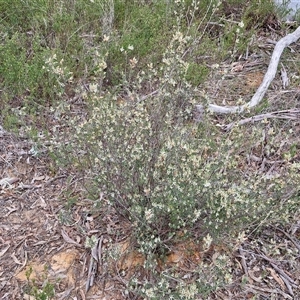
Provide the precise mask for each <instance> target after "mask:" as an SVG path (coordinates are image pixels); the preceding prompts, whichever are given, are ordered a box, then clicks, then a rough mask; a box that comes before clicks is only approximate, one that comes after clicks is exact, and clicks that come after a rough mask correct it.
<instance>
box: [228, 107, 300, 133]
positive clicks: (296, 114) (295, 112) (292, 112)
mask: <svg viewBox="0 0 300 300" xmlns="http://www.w3.org/2000/svg"><path fill="white" fill-rule="evenodd" d="M270 118H276V119H290V120H296V119H299V118H300V109H288V110H282V111H275V112H270V113H266V114H260V115H256V116H253V117H250V118H246V119H243V120H240V121H238V122H232V123H229V124H227V125H225V126H223V129H224V130H230V129H232V127H233V126H234V125H244V124H246V123H253V122H257V121H262V120H265V119H270Z"/></svg>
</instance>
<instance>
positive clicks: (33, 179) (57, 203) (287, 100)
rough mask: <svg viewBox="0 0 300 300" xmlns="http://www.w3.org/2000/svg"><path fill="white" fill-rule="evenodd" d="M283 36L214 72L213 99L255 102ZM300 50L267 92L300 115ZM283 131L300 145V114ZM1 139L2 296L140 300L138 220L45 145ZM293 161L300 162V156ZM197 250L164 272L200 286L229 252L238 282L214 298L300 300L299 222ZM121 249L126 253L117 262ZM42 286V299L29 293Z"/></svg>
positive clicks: (265, 39) (264, 40)
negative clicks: (133, 283)
mask: <svg viewBox="0 0 300 300" xmlns="http://www.w3.org/2000/svg"><path fill="white" fill-rule="evenodd" d="M276 40H278V35H276V34H274V35H272V34H270V35H269V36H260V37H257V39H256V40H255V41H253V43H257V46H258V49H259V51H258V52H257V53H255V54H252V55H251V56H249V57H247V58H245V57H243V58H240V59H237V60H236V62H235V63H234V64H227V63H226V62H224V64H223V65H221V66H220V67H219V68H218V69H217V70H216V71H214V72H212V73H211V76H210V79H209V81H208V82H207V85H206V87H205V89H206V92H207V93H208V94H209V95H210V97H211V99H213V100H214V101H216V102H217V103H218V104H221V105H222V104H223V105H230V104H235V101H237V99H239V97H240V96H247V95H249V97H250V98H251V95H252V94H253V93H254V91H255V90H256V89H257V87H258V86H259V85H260V83H261V80H262V78H263V76H264V73H265V71H266V69H267V65H268V61H269V58H270V54H271V53H272V49H273V47H274V44H273V43H272V41H276ZM299 50H300V44H299V42H298V43H296V44H294V45H291V47H290V48H289V49H288V50H287V51H290V52H289V54H288V55H287V56H286V57H285V58H284V59H283V63H284V65H285V68H286V69H287V71H288V78H289V79H290V82H291V84H290V85H289V86H287V87H286V88H285V89H284V88H283V87H282V81H281V78H280V75H279V74H278V75H277V77H276V79H275V80H274V82H273V83H272V85H271V87H270V89H269V91H268V94H267V98H268V100H269V105H270V106H271V107H273V108H274V111H276V110H284V109H292V108H293V109H300V86H299V85H298V83H297V82H298V81H297V80H295V78H296V76H298V77H299V70H297V69H294V68H293V66H294V64H293V61H297V60H298V61H299V59H300V54H299V52H300V51H299ZM278 73H279V72H278ZM224 76H225V77H224ZM212 121H213V122H215V123H216V124H221V125H223V124H226V123H227V122H228V121H226V117H212ZM281 125H282V126H283V129H284V130H289V129H290V128H292V129H293V130H294V131H295V142H296V143H298V142H299V140H298V141H297V138H298V139H299V136H300V117H299V114H298V119H294V120H285V121H284V122H283V123H281ZM51 126H54V125H53V124H51ZM246 128H247V125H245V132H246V130H247V129H246ZM0 133H1V135H0V207H1V209H0V262H1V263H0V298H1V299H3V300H4V299H7V300H10V299H46V298H41V295H42V293H43V292H45V293H47V292H46V288H47V287H49V286H53V287H54V288H55V296H54V297H53V299H99V300H100V299H103V300H104V299H106V300H109V299H139V298H138V297H137V296H133V295H132V296H130V293H129V294H128V291H127V288H126V286H127V284H128V282H129V280H130V278H132V276H133V275H134V276H136V277H138V278H143V276H146V275H145V274H144V273H143V272H144V270H143V268H142V267H141V265H142V264H143V256H142V255H140V254H139V253H138V252H136V251H135V250H129V251H126V249H132V247H131V245H130V243H131V240H130V230H131V229H130V224H128V222H127V221H126V220H122V219H120V217H118V216H117V215H116V214H115V213H114V211H113V210H112V209H111V211H105V212H98V211H97V210H95V209H94V202H93V201H91V200H89V199H88V198H86V197H85V193H84V188H83V187H84V178H83V177H82V174H80V173H77V172H76V171H75V170H72V168H71V167H70V168H69V169H68V170H66V169H59V170H57V169H56V171H55V174H54V172H53V162H52V161H51V159H50V158H49V157H48V155H47V148H46V147H45V151H44V152H43V151H41V152H40V153H39V155H34V153H33V152H32V151H31V150H32V146H33V144H32V142H31V141H30V140H28V139H26V138H22V137H19V136H17V135H15V134H13V133H9V132H6V131H1V132H0ZM298 151H299V149H298ZM294 159H297V160H298V161H299V159H300V157H299V154H298V155H296V156H295V158H294ZM248 167H249V168H260V170H261V171H262V172H265V173H267V172H276V169H278V170H279V169H280V162H276V159H275V158H274V161H273V162H270V161H269V162H267V163H263V162H262V161H260V158H257V160H255V157H253V160H252V161H251V162H249V164H248ZM271 168H272V170H271ZM99 198H101V195H99ZM72 199H76V201H74V205H72V209H68V207H67V205H68V204H66V203H69V204H70V202H72ZM100 200H101V199H100ZM116 232H118V234H116ZM87 236H89V237H91V236H98V237H99V240H98V243H97V247H96V248H93V249H94V251H97V252H98V256H97V257H98V258H99V261H98V262H97V263H95V253H93V251H91V249H90V248H87V247H85V243H86V237H87ZM189 244H190V246H189V247H187V246H186V245H180V244H178V245H174V249H173V250H172V251H170V253H169V254H168V256H167V259H166V261H165V262H164V263H162V264H161V266H160V268H161V270H164V269H167V268H175V269H177V270H178V272H180V274H182V275H181V276H182V277H185V278H187V277H188V276H190V280H191V282H192V281H193V274H192V270H193V268H194V267H195V266H196V265H197V264H199V263H200V262H205V263H206V264H213V263H214V262H215V260H216V258H217V257H218V256H220V255H222V254H224V253H225V254H226V255H228V256H229V257H230V258H231V264H230V266H229V268H230V272H231V275H232V278H233V280H232V282H229V283H228V285H226V287H224V288H221V289H219V290H217V291H215V292H212V293H211V295H210V296H209V298H207V299H300V256H299V254H300V219H299V218H296V219H293V220H291V221H290V224H289V225H287V226H285V227H282V226H279V225H278V226H277V225H276V224H273V225H272V226H271V225H270V226H264V227H262V228H261V230H259V231H258V232H255V233H253V234H252V233H249V234H247V236H246V237H245V239H244V242H243V243H242V244H241V245H239V246H238V247H237V248H234V247H233V248H232V247H228V245H227V243H225V242H224V243H219V244H213V245H211V247H210V249H209V250H208V251H206V252H205V253H203V252H201V251H200V250H199V249H198V248H197V246H196V245H194V244H193V243H192V242H191V243H189ZM116 251H119V252H120V253H121V255H119V257H118V258H115V259H112V258H110V257H112V256H110V253H115V252H116ZM122 253H123V254H122ZM100 258H101V259H100ZM104 258H105V259H104ZM87 286H88V288H87ZM35 288H37V290H36V293H37V294H36V297H35V298H34V297H33V296H30V295H29V294H32V291H33V290H34V289H35ZM48 293H50V292H48ZM37 295H39V296H37ZM38 297H40V298H38ZM199 299H201V298H199Z"/></svg>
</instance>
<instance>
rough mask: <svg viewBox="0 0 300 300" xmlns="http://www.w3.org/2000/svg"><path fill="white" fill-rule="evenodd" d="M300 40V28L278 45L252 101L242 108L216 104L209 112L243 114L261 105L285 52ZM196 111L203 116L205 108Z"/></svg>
mask: <svg viewBox="0 0 300 300" xmlns="http://www.w3.org/2000/svg"><path fill="white" fill-rule="evenodd" d="M299 38H300V26H299V27H298V28H297V29H296V30H295V31H294V32H293V33H290V34H288V35H286V36H285V37H283V38H282V39H280V40H279V41H278V42H277V43H276V45H275V48H274V51H273V54H272V56H271V60H270V64H269V67H268V70H267V72H266V74H265V76H264V79H263V82H262V83H261V85H260V86H259V88H258V89H257V91H256V93H255V94H254V95H253V97H252V99H251V100H250V101H249V102H248V103H246V104H244V105H240V106H219V105H216V104H208V107H207V109H208V111H210V112H213V113H219V114H230V113H231V114H232V113H241V112H243V111H244V110H246V109H249V108H251V107H254V106H256V105H257V104H259V103H260V102H261V100H262V99H263V97H264V95H265V93H266V91H267V90H268V88H269V86H270V83H271V82H272V81H273V79H274V77H275V75H276V72H277V67H278V64H279V60H280V57H281V54H282V52H283V50H284V49H285V48H286V47H288V46H289V45H290V44H292V43H295V42H297V40H298V39H299ZM196 110H197V111H198V113H200V114H202V113H203V112H204V106H203V105H201V104H198V105H196Z"/></svg>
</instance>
